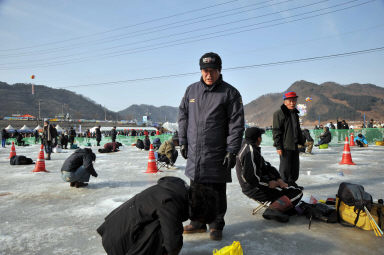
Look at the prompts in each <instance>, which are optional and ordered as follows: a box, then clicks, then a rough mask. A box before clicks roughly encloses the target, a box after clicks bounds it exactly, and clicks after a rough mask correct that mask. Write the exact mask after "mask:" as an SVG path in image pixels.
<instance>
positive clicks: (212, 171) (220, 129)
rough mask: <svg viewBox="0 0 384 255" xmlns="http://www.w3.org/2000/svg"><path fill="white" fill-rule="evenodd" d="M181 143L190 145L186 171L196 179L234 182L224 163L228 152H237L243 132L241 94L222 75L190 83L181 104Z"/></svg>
mask: <svg viewBox="0 0 384 255" xmlns="http://www.w3.org/2000/svg"><path fill="white" fill-rule="evenodd" d="M178 124H179V144H180V145H183V144H187V145H188V160H187V166H186V169H185V174H186V176H188V177H189V178H190V179H191V180H193V181H194V182H196V183H225V182H231V181H232V179H231V172H230V170H227V169H226V168H225V167H224V166H223V161H224V157H225V155H226V153H227V152H231V153H237V152H238V151H239V150H240V147H241V140H242V137H243V132H244V110H243V103H242V99H241V95H240V93H239V91H237V89H236V88H234V87H233V86H231V85H230V84H228V83H226V82H224V81H223V80H222V77H221V76H220V78H219V79H218V81H216V82H215V83H214V84H213V85H211V86H207V85H206V84H205V83H204V82H203V80H202V79H201V80H200V81H199V82H196V83H194V84H192V85H190V86H189V87H188V88H187V90H186V92H185V95H184V97H183V99H182V100H181V104H180V107H179V120H178Z"/></svg>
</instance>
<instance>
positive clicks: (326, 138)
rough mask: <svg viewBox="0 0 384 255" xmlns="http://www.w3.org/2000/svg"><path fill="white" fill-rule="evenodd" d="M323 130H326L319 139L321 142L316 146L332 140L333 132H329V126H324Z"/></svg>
mask: <svg viewBox="0 0 384 255" xmlns="http://www.w3.org/2000/svg"><path fill="white" fill-rule="evenodd" d="M323 130H324V132H323V133H321V135H320V140H319V142H318V143H317V144H316V145H315V146H319V145H322V144H328V143H330V142H331V140H332V134H331V132H329V128H328V127H324V128H323Z"/></svg>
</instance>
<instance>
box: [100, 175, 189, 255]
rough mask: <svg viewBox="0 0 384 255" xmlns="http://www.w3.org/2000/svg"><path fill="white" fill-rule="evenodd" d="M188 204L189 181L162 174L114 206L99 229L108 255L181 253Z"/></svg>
mask: <svg viewBox="0 0 384 255" xmlns="http://www.w3.org/2000/svg"><path fill="white" fill-rule="evenodd" d="M188 208H189V204H188V188H187V185H186V183H185V182H184V181H183V180H182V179H180V178H177V177H170V176H169V177H163V178H161V179H159V181H158V183H157V185H154V186H152V187H149V188H148V189H146V190H144V191H142V192H140V193H139V194H137V195H136V196H134V197H133V198H131V199H129V200H128V201H127V202H125V203H124V204H122V205H121V206H119V207H118V208H116V209H115V210H113V211H112V212H111V213H110V214H109V215H108V216H107V217H106V218H105V222H104V223H103V224H102V225H101V226H100V227H99V228H98V229H97V232H98V233H99V234H100V235H101V237H102V242H103V246H104V249H105V251H106V252H107V253H108V255H125V254H129V255H133V254H135V255H140V254H142V255H147V254H151V255H162V254H163V253H164V252H165V251H164V249H165V250H166V253H167V254H169V255H171V254H178V253H179V251H180V250H181V248H182V246H183V224H182V223H183V221H186V220H187V219H188V217H189V213H188Z"/></svg>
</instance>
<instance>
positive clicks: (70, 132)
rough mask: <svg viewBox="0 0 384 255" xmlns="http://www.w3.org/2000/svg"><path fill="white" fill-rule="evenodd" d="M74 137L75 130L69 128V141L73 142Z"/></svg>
mask: <svg viewBox="0 0 384 255" xmlns="http://www.w3.org/2000/svg"><path fill="white" fill-rule="evenodd" d="M75 137H76V131H75V130H74V129H71V130H69V142H70V143H74V141H75Z"/></svg>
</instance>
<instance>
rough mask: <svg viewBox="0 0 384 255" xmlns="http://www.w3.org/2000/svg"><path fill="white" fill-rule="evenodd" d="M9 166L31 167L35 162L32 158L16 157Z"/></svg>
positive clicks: (11, 159) (10, 161)
mask: <svg viewBox="0 0 384 255" xmlns="http://www.w3.org/2000/svg"><path fill="white" fill-rule="evenodd" d="M9 164H11V165H30V164H33V160H32V159H31V158H27V157H26V156H23V155H16V156H13V157H12V158H10V160H9Z"/></svg>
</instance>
